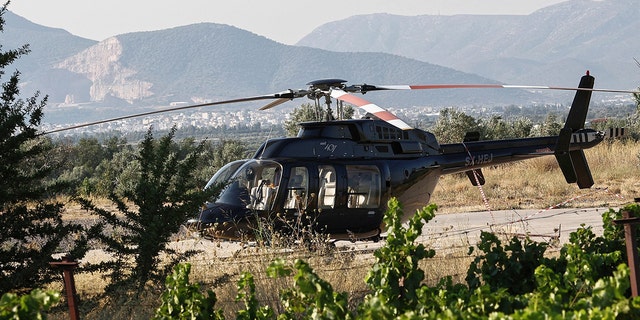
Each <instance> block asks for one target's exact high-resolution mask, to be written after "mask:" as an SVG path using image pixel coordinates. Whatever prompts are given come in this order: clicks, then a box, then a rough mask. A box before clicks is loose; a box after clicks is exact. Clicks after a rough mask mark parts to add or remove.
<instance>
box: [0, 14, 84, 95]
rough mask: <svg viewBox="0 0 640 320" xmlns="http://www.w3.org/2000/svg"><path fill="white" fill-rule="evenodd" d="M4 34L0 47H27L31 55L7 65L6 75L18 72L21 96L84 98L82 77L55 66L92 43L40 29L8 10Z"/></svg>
mask: <svg viewBox="0 0 640 320" xmlns="http://www.w3.org/2000/svg"><path fill="white" fill-rule="evenodd" d="M4 18H5V21H6V23H5V26H4V32H3V33H2V34H0V36H1V39H2V40H1V41H2V48H3V49H4V50H10V49H14V48H18V47H20V46H22V45H25V44H28V45H29V49H30V50H31V52H30V53H29V54H28V55H24V56H22V57H20V58H19V59H18V60H16V62H15V63H14V64H12V65H11V66H9V67H8V68H7V69H6V70H7V72H13V71H14V70H19V71H20V72H21V73H22V77H21V80H22V81H21V83H22V84H23V87H22V89H21V90H22V93H23V94H24V95H27V96H32V95H33V93H35V92H36V91H41V92H42V93H43V94H49V95H50V101H64V97H65V96H66V95H67V94H72V95H77V96H79V97H84V98H88V92H85V90H84V88H86V86H87V84H88V81H87V80H86V78H85V77H83V76H81V75H78V74H75V73H72V72H69V71H66V70H62V69H55V68H52V66H53V65H54V64H55V63H59V62H60V61H63V60H64V59H66V58H67V57H69V56H71V55H73V54H75V53H77V52H78V51H81V50H83V49H85V48H88V47H90V46H92V45H94V44H96V41H94V40H89V39H85V38H81V37H77V36H74V35H72V34H70V33H69V32H67V31H65V30H62V29H56V28H49V27H45V26H41V25H38V24H35V23H33V22H30V21H29V20H27V19H24V18H22V17H20V16H18V15H16V14H14V13H12V12H10V11H6V12H5V13H4Z"/></svg>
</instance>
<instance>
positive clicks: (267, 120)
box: [42, 96, 635, 138]
mask: <svg viewBox="0 0 640 320" xmlns="http://www.w3.org/2000/svg"><path fill="white" fill-rule="evenodd" d="M591 106H592V107H591V110H590V111H589V114H590V116H589V118H591V119H594V118H601V117H605V115H606V117H609V118H612V117H624V116H627V115H628V114H629V112H633V111H634V110H635V104H634V102H633V100H632V98H631V97H628V96H618V97H614V98H613V99H607V100H606V101H604V100H601V101H593V102H592V104H591ZM294 107H295V106H284V107H278V108H276V109H272V110H265V111H261V110H257V108H254V107H251V108H247V107H243V108H241V109H240V110H234V108H225V109H224V110H216V111H206V110H198V109H194V110H186V111H180V112H168V113H160V114H155V115H149V116H143V117H136V118H130V119H125V120H116V121H111V122H106V123H100V124H95V125H91V126H86V127H82V128H78V129H72V130H68V131H62V132H61V133H60V134H58V135H59V136H74V135H81V136H87V135H89V136H91V135H105V134H109V133H114V132H119V133H132V132H146V131H147V130H148V129H149V128H150V127H153V129H154V130H157V131H166V130H169V129H171V128H172V127H174V126H175V127H176V128H177V129H179V130H180V129H183V128H190V129H191V130H203V131H209V132H210V131H221V132H222V133H225V131H226V133H232V132H230V131H229V130H231V129H235V130H239V129H240V130H242V131H247V130H248V131H256V130H261V131H264V130H270V129H274V128H275V129H278V130H281V129H282V128H283V126H284V123H285V121H287V120H288V119H289V118H290V113H291V112H292V111H293V108H294ZM165 108H166V107H165ZM442 108H443V107H433V106H414V107H397V108H389V110H390V111H391V112H393V113H394V114H396V115H397V116H399V117H400V118H402V119H404V120H405V121H407V122H408V123H410V124H411V125H413V126H415V127H419V128H423V129H428V128H429V127H430V126H432V125H433V124H434V123H435V121H437V118H438V115H439V112H440V110H441V109H442ZM568 108H569V105H568V104H543V105H529V106H515V105H511V106H464V107H455V109H456V110H459V111H462V112H464V113H466V114H468V115H470V116H472V117H474V118H478V119H479V118H488V117H491V116H501V117H504V118H516V117H527V118H529V119H530V120H531V121H533V122H534V123H535V122H538V121H541V120H542V119H544V117H545V116H546V115H547V114H549V113H556V114H558V115H564V114H565V113H566V112H567V111H568ZM90 110H91V109H89V108H84V109H83V108H79V107H78V106H62V107H54V108H51V109H49V110H48V111H49V112H51V113H52V114H53V115H54V117H53V118H54V119H55V120H56V121H55V122H47V121H46V120H47V113H46V111H45V121H44V124H43V125H42V130H43V131H44V132H47V131H51V130H57V129H63V128H67V127H70V126H74V125H79V124H83V123H88V122H93V121H100V120H105V119H110V118H115V117H120V116H122V114H118V115H115V114H110V113H98V112H97V111H96V110H98V109H93V111H90ZM120 111H121V113H122V112H123V111H122V110H120ZM146 111H148V110H146ZM146 111H143V112H146ZM82 112H85V113H90V114H93V117H94V118H93V119H91V120H84V121H77V122H71V121H70V122H63V120H64V119H68V118H73V117H72V115H75V114H78V113H82ZM95 113H98V114H97V115H96V114H95ZM135 113H140V112H139V111H137V109H136V111H132V110H131V109H129V110H128V113H125V114H124V115H131V114H135ZM363 116H364V114H362V113H361V112H358V110H356V114H355V115H354V118H361V117H363ZM95 117H98V118H97V119H96V118H95ZM229 138H232V137H229Z"/></svg>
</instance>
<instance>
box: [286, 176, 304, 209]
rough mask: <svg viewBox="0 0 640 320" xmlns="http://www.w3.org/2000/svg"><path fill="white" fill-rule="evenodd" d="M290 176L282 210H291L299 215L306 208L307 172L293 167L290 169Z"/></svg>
mask: <svg viewBox="0 0 640 320" xmlns="http://www.w3.org/2000/svg"><path fill="white" fill-rule="evenodd" d="M290 176H291V178H289V184H288V185H287V192H286V194H287V198H286V200H285V203H284V208H285V209H288V210H291V209H293V210H295V211H296V212H298V213H300V212H302V211H304V210H305V209H306V207H307V195H308V191H309V171H308V170H307V168H306V167H293V168H291V175H290Z"/></svg>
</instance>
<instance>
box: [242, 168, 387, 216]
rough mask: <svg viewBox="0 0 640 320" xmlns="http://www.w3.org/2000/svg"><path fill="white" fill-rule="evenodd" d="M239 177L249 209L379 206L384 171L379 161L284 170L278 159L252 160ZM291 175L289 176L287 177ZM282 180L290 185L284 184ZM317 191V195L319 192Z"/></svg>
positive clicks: (285, 209) (300, 210)
mask: <svg viewBox="0 0 640 320" xmlns="http://www.w3.org/2000/svg"><path fill="white" fill-rule="evenodd" d="M243 168H244V169H242V168H241V170H240V171H243V170H244V173H243V174H241V175H240V176H239V177H237V179H238V178H242V179H238V180H244V181H240V183H241V184H242V185H246V186H247V190H248V194H249V201H248V202H247V204H246V208H247V209H252V210H260V211H279V210H280V209H282V210H283V211H284V212H286V213H290V212H294V213H302V212H311V211H314V210H316V209H317V210H318V211H319V212H322V211H324V210H332V209H336V208H345V207H346V208H349V209H369V210H371V209H376V208H378V207H379V206H380V203H381V196H382V194H383V190H382V185H383V184H382V175H381V173H380V169H379V168H378V167H377V166H376V165H371V164H355V165H333V164H305V165H296V166H292V167H290V168H289V170H286V169H285V170H284V171H285V172H286V174H285V175H284V178H283V175H282V172H283V169H282V166H281V165H280V164H279V163H277V162H274V161H260V162H259V163H258V162H253V161H249V162H248V163H247V164H246V165H245V166H244V167H243ZM287 177H288V179H287ZM281 183H285V184H286V185H284V186H282V185H281ZM316 195H317V196H316Z"/></svg>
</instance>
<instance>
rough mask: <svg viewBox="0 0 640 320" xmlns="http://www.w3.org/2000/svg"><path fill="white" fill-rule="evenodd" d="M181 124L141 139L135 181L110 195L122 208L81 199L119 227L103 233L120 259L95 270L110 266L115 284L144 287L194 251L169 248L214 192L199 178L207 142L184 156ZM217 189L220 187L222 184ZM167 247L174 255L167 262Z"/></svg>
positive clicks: (133, 179)
mask: <svg viewBox="0 0 640 320" xmlns="http://www.w3.org/2000/svg"><path fill="white" fill-rule="evenodd" d="M174 134H175V127H174V128H173V129H172V130H171V131H170V132H169V134H167V135H166V136H164V137H163V138H161V139H160V140H156V139H154V137H153V134H152V132H151V129H149V131H148V132H147V134H146V136H145V139H144V140H143V141H142V142H141V143H140V146H139V150H138V152H137V154H136V155H135V158H134V159H133V162H134V163H135V164H136V165H135V166H136V167H138V170H137V172H136V173H135V174H134V175H133V176H132V177H130V178H132V179H131V181H130V183H131V185H130V186H128V187H127V188H124V189H123V190H122V194H121V195H118V194H116V193H115V192H112V193H111V195H110V196H109V198H110V199H111V201H113V203H114V204H115V205H116V206H117V208H118V211H119V213H115V212H110V211H107V210H104V209H101V208H98V207H96V206H94V205H93V204H92V203H91V202H90V201H88V200H86V199H79V201H80V202H81V203H82V204H83V205H84V207H85V208H87V209H90V210H91V211H93V212H94V213H96V214H97V215H98V216H99V217H100V218H101V220H102V223H103V224H105V225H108V226H111V227H113V230H115V232H113V233H112V234H109V235H104V234H103V235H101V236H100V237H99V238H100V239H101V240H102V241H103V242H104V243H105V244H106V245H107V248H106V251H108V252H110V253H112V254H113V255H114V257H115V258H116V259H115V261H108V262H103V263H101V264H98V265H95V266H92V267H91V268H88V269H89V270H93V269H100V270H105V269H106V270H110V277H111V284H110V288H115V287H117V286H119V285H122V284H133V285H135V286H137V288H138V289H143V288H144V286H145V285H146V284H147V281H148V280H160V279H162V278H164V277H165V276H166V274H168V273H169V271H170V269H171V266H172V264H173V262H175V261H177V260H179V259H182V258H184V257H185V256H189V255H190V254H193V253H194V252H185V253H182V254H179V253H178V252H176V251H174V250H173V249H171V248H169V247H168V246H167V244H168V243H169V241H170V237H171V236H172V235H174V234H175V233H177V232H178V231H179V230H180V227H181V225H182V224H183V223H184V222H185V221H186V220H187V219H188V218H190V217H192V216H193V215H194V214H195V213H197V212H198V210H199V207H200V206H201V205H202V204H203V203H204V202H205V201H206V199H208V198H209V197H210V196H211V194H210V193H211V191H210V190H207V191H202V189H201V188H198V187H197V186H196V184H195V182H194V180H195V179H194V174H195V171H196V170H195V169H196V167H197V162H198V161H199V159H200V158H201V156H202V150H203V147H202V146H203V144H202V143H200V144H199V145H198V146H197V147H195V148H192V151H191V152H190V153H189V154H188V155H187V156H186V157H185V158H184V159H181V158H180V157H179V155H178V153H177V150H176V149H175V145H174V144H173V137H174ZM116 189H117V187H116ZM216 191H217V190H216ZM161 253H164V254H166V255H165V256H166V257H167V258H169V259H172V260H173V261H170V262H169V263H167V264H166V265H163V268H161V262H164V261H161Z"/></svg>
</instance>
